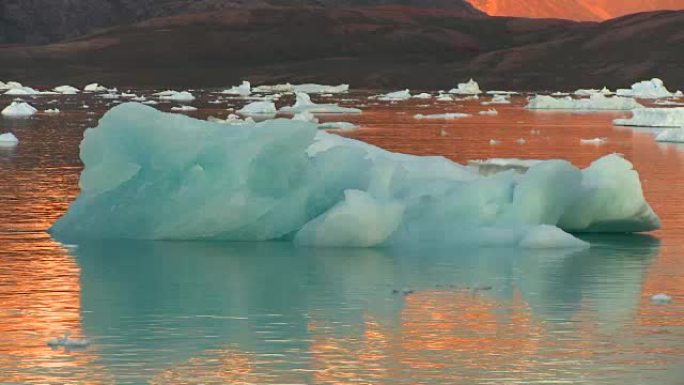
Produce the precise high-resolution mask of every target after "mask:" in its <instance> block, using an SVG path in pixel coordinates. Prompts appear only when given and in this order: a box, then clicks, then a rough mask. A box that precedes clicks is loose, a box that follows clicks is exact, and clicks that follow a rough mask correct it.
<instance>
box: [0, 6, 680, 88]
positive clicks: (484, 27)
mask: <svg viewBox="0 0 684 385" xmlns="http://www.w3.org/2000/svg"><path fill="white" fill-rule="evenodd" d="M682 25H684V12H682V11H679V12H675V11H662V12H653V13H643V14H636V15H630V16H626V17H623V18H619V19H613V20H609V21H606V22H603V23H596V22H571V21H564V20H543V19H521V18H510V17H488V16H482V15H479V14H477V13H474V14H466V13H464V12H463V10H459V9H455V10H449V9H438V8H430V7H420V8H419V7H411V6H374V7H336V8H329V7H326V8H321V7H293V6H289V7H284V8H278V7H271V6H269V7H249V8H248V7H241V8H232V9H222V10H220V11H214V12H205V13H196V14H184V15H179V16H171V17H162V18H154V19H150V20H147V21H144V22H141V23H139V24H133V25H129V26H122V27H117V28H112V29H109V30H104V31H100V32H97V33H94V34H90V35H86V36H83V37H79V38H75V39H72V40H66V41H62V42H59V43H53V44H49V45H41V46H28V45H6V46H5V47H4V48H0V79H2V80H18V81H26V82H27V83H30V84H36V85H40V84H42V85H55V84H58V83H59V84H64V83H72V84H74V85H83V84H85V83H88V82H92V81H98V82H101V83H105V84H113V85H122V86H125V85H135V86H157V87H167V86H168V87H171V86H176V87H182V86H197V87H199V86H207V87H209V86H216V87H219V86H225V85H229V84H234V83H236V82H238V81H239V80H241V79H249V80H251V81H252V82H254V83H273V82H284V81H290V82H325V83H338V82H349V83H351V84H352V86H354V87H368V88H375V87H411V88H429V89H440V88H448V87H451V86H453V85H454V84H455V83H456V82H457V81H464V80H467V79H468V78H470V77H474V78H476V79H477V80H478V81H480V83H481V85H483V86H484V87H486V88H487V89H494V88H501V89H517V90H531V89H575V88H579V87H598V86H603V85H606V86H609V87H613V88H614V87H622V86H627V85H629V84H631V83H632V82H634V81H635V80H640V79H645V78H651V77H655V76H658V77H661V78H663V80H665V82H666V84H668V85H669V86H670V87H671V88H674V89H679V88H684V71H683V63H684V50H682V49H681V48H682V47H684V29H683V28H681V26H682Z"/></svg>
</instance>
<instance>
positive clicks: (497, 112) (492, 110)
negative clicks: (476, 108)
mask: <svg viewBox="0 0 684 385" xmlns="http://www.w3.org/2000/svg"><path fill="white" fill-rule="evenodd" d="M478 114H479V115H488V116H496V115H499V111H497V110H495V109H493V108H491V109H489V110H485V111H480V112H478Z"/></svg>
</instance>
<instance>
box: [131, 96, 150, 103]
mask: <svg viewBox="0 0 684 385" xmlns="http://www.w3.org/2000/svg"><path fill="white" fill-rule="evenodd" d="M131 101H132V102H146V101H147V98H146V97H144V96H137V95H136V96H134V97H132V98H131Z"/></svg>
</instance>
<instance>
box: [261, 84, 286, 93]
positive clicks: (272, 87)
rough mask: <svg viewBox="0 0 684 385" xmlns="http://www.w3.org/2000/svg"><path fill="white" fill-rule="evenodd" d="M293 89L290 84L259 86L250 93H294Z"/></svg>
mask: <svg viewBox="0 0 684 385" xmlns="http://www.w3.org/2000/svg"><path fill="white" fill-rule="evenodd" d="M294 89H295V87H294V86H293V85H292V84H290V83H285V84H275V85H261V86H258V87H255V88H254V89H253V90H252V91H253V92H266V93H272V92H294Z"/></svg>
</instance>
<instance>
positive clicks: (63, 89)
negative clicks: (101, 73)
mask: <svg viewBox="0 0 684 385" xmlns="http://www.w3.org/2000/svg"><path fill="white" fill-rule="evenodd" d="M52 90H53V91H55V92H59V93H60V94H62V95H76V94H77V93H78V92H79V91H80V90H79V89H78V88H76V87H72V86H59V87H55V88H53V89H52Z"/></svg>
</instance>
